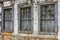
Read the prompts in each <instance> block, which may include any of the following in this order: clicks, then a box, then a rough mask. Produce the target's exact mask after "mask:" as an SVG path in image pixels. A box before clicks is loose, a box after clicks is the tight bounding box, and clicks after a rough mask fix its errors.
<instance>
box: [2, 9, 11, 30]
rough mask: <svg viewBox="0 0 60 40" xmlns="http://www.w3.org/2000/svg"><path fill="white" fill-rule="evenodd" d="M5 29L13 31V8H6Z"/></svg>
mask: <svg viewBox="0 0 60 40" xmlns="http://www.w3.org/2000/svg"><path fill="white" fill-rule="evenodd" d="M3 15H4V16H3V25H4V26H3V30H5V31H11V29H12V9H4V14H3Z"/></svg>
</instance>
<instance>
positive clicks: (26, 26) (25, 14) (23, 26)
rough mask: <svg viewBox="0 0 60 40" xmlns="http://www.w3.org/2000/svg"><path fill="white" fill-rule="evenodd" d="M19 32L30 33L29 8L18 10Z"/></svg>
mask: <svg viewBox="0 0 60 40" xmlns="http://www.w3.org/2000/svg"><path fill="white" fill-rule="evenodd" d="M20 30H21V31H31V8H30V7H27V8H21V9H20Z"/></svg>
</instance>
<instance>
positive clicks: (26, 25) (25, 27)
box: [20, 21, 31, 30]
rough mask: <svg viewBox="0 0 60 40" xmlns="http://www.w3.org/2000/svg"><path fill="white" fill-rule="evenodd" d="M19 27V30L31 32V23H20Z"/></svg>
mask: <svg viewBox="0 0 60 40" xmlns="http://www.w3.org/2000/svg"><path fill="white" fill-rule="evenodd" d="M20 26H21V27H20V29H21V30H31V21H21V23H20Z"/></svg>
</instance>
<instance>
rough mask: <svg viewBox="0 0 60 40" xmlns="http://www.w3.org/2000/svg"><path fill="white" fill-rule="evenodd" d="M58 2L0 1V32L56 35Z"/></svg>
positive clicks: (36, 0) (53, 0)
mask: <svg viewBox="0 0 60 40" xmlns="http://www.w3.org/2000/svg"><path fill="white" fill-rule="evenodd" d="M59 2H60V1H58V0H3V1H1V2H0V4H1V6H0V11H1V13H0V17H1V21H0V33H2V32H12V33H13V35H18V34H33V35H58V34H59V33H60V31H59V30H58V28H59V27H58V26H59V24H58V23H59V22H58V21H59V20H60V19H59V12H58V10H59V9H58V8H59V6H58V3H59ZM59 5H60V4H59ZM58 31H59V32H58Z"/></svg>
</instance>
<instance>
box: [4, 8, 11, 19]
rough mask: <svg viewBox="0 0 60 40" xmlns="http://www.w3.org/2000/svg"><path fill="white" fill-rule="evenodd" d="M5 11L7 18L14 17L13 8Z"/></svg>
mask: <svg viewBox="0 0 60 40" xmlns="http://www.w3.org/2000/svg"><path fill="white" fill-rule="evenodd" d="M4 13H5V20H11V19H12V10H11V9H6V10H4Z"/></svg>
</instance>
